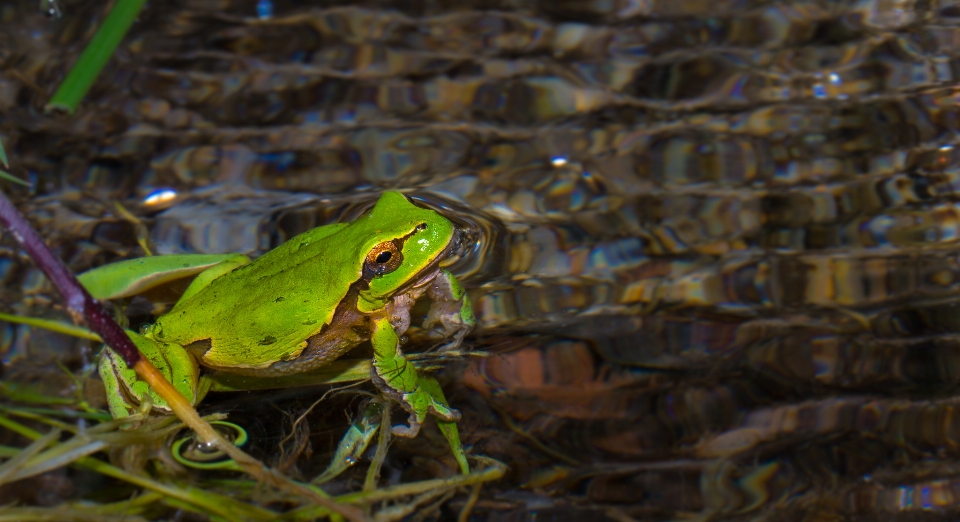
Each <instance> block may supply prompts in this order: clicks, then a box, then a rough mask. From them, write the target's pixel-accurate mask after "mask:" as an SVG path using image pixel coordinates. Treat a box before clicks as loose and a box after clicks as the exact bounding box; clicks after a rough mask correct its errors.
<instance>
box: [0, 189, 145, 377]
mask: <svg viewBox="0 0 960 522" xmlns="http://www.w3.org/2000/svg"><path fill="white" fill-rule="evenodd" d="M0 224H2V225H3V226H4V227H6V228H7V229H8V230H10V233H11V235H13V238H14V239H16V240H17V243H20V246H21V247H22V248H23V250H24V251H26V252H27V254H28V255H29V256H30V257H31V258H32V259H33V262H34V263H36V264H37V266H38V267H40V270H43V273H44V274H46V275H47V278H49V279H50V282H51V283H53V286H54V287H55V288H56V289H57V291H58V292H60V295H62V296H63V300H64V303H65V304H66V305H67V311H68V312H70V316H71V317H73V320H74V322H80V321H82V322H83V323H85V324H86V325H87V328H89V329H90V330H92V331H93V332H96V333H97V334H98V335H99V336H100V338H101V339H103V342H104V343H106V344H107V346H109V347H110V348H113V350H114V351H115V352H117V354H118V355H120V357H122V358H123V360H124V361H125V362H126V363H127V366H129V367H131V368H133V367H134V365H135V364H137V362H139V361H140V358H141V357H140V352H139V351H138V350H137V347H136V346H134V344H133V342H131V341H130V338H129V337H127V334H126V333H124V331H123V329H122V328H120V325H118V324H117V322H116V321H114V320H113V318H112V317H110V315H109V314H108V313H107V312H106V310H104V309H103V306H101V305H100V302H99V301H97V300H96V299H94V298H93V296H91V295H90V293H89V292H87V289H86V288H84V287H83V285H81V284H80V282H79V281H77V278H76V277H74V275H73V273H72V272H70V269H68V268H67V266H66V265H64V264H63V261H61V260H60V258H58V257H57V256H55V255H54V254H53V252H52V251H51V250H50V248H49V247H48V246H47V244H46V243H44V242H43V239H41V238H40V234H38V233H37V231H36V230H34V229H33V227H31V226H30V224H29V223H27V220H26V219H24V217H23V216H22V215H21V214H20V212H18V211H17V209H16V207H14V206H13V203H12V202H11V201H10V200H9V199H8V198H7V196H6V195H5V194H4V193H3V192H2V191H0Z"/></svg>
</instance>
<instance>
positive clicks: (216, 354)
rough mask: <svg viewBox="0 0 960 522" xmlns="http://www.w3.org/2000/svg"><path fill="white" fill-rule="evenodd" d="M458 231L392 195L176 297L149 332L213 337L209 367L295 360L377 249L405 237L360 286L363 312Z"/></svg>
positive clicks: (188, 338) (180, 338)
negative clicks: (393, 256)
mask: <svg viewBox="0 0 960 522" xmlns="http://www.w3.org/2000/svg"><path fill="white" fill-rule="evenodd" d="M423 224H426V225H427V226H426V228H425V229H423V230H417V227H418V226H421V225H423ZM453 234H454V227H453V224H452V223H451V222H450V221H449V220H447V219H446V218H444V217H443V216H441V215H439V214H437V213H436V212H434V211H432V210H428V209H423V208H420V207H417V206H415V205H413V204H412V203H410V202H409V201H408V200H407V198H406V197H405V196H403V195H402V194H399V193H396V192H387V193H385V194H384V195H383V196H382V197H381V198H380V200H379V201H378V202H377V204H376V206H375V207H374V208H373V210H372V211H371V212H369V213H367V214H366V215H364V216H363V217H361V218H358V219H357V220H355V221H353V222H351V223H345V224H337V225H328V226H325V227H320V228H316V229H313V230H310V231H307V232H304V233H303V234H300V235H299V236H296V237H294V238H292V239H290V240H289V241H287V242H286V243H284V244H283V245H280V246H279V247H277V248H276V249H274V250H271V251H270V252H268V253H266V254H264V255H263V256H261V257H260V258H258V259H256V260H255V261H254V262H253V263H251V264H248V265H245V266H241V267H240V268H237V269H236V270H233V271H232V272H229V273H227V274H225V275H223V276H221V277H218V278H217V279H215V280H213V281H212V282H211V283H210V284H209V286H206V287H205V288H203V289H201V290H199V291H198V292H197V293H196V294H195V295H193V296H192V297H191V298H189V299H186V300H182V301H181V302H179V303H177V304H176V306H174V308H173V309H172V310H171V311H170V312H168V313H167V314H164V315H163V316H161V317H160V318H159V319H158V320H157V322H156V323H155V324H154V326H153V327H152V329H150V330H149V331H148V332H147V334H146V335H147V336H148V337H151V338H153V339H156V340H157V341H159V342H161V343H164V344H177V345H180V346H186V345H189V344H191V343H194V342H204V343H209V349H208V350H207V351H206V352H205V353H204V354H203V356H202V360H201V364H203V365H205V366H210V367H214V368H216V367H220V368H252V369H256V368H266V367H268V366H270V365H271V364H272V363H274V362H276V361H289V360H292V359H296V358H297V357H298V356H299V355H300V352H301V351H303V349H304V348H305V347H306V344H307V343H306V339H308V338H310V337H312V336H314V335H316V334H318V333H319V332H320V331H321V329H322V328H323V327H324V326H325V325H327V324H330V322H331V320H332V319H333V316H334V312H335V311H336V308H337V305H338V304H339V303H340V302H341V301H342V300H343V299H344V297H345V296H346V295H347V293H348V291H349V289H350V287H351V285H352V284H354V283H355V282H357V281H359V280H360V279H361V276H362V270H363V262H364V259H365V258H366V256H367V254H368V253H369V252H370V250H371V249H372V248H373V247H374V246H376V245H377V244H379V243H381V242H383V241H390V240H394V239H400V238H406V239H405V240H404V243H403V250H402V253H403V264H402V265H401V266H400V267H399V268H398V269H397V270H395V271H393V272H391V273H389V274H385V275H383V276H381V277H377V278H374V279H373V280H372V281H371V282H370V285H369V288H368V289H366V290H363V291H361V293H360V299H359V302H358V308H360V309H361V311H363V312H365V313H369V312H371V311H374V310H377V309H379V308H382V307H383V305H384V301H385V300H386V299H388V298H389V297H391V296H392V295H393V294H394V293H395V292H397V290H398V289H400V288H402V287H403V286H404V285H406V284H407V283H409V282H410V281H411V280H412V279H414V278H415V277H416V276H417V275H418V274H419V273H420V272H421V271H422V270H423V269H425V268H427V267H429V266H430V265H431V263H433V262H434V261H436V260H437V258H438V256H440V254H441V253H442V252H443V251H444V250H445V249H446V248H447V246H448V244H449V243H450V241H451V239H452V238H453ZM319 363H322V361H318V364H319ZM299 371H303V369H302V368H301V369H300V370H299Z"/></svg>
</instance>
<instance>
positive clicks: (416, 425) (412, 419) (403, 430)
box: [390, 413, 422, 439]
mask: <svg viewBox="0 0 960 522" xmlns="http://www.w3.org/2000/svg"><path fill="white" fill-rule="evenodd" d="M407 424H409V426H404V425H403V424H394V425H393V427H392V428H390V431H391V432H392V433H393V434H394V435H396V436H397V437H406V438H408V439H412V438H413V437H416V436H417V434H418V433H420V425H421V424H422V423H421V422H419V421H418V420H417V414H416V413H411V414H410V416H409V417H408V418H407Z"/></svg>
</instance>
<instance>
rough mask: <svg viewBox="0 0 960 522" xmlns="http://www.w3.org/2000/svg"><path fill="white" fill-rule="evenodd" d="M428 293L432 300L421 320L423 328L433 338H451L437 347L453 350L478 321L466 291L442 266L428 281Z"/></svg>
mask: <svg viewBox="0 0 960 522" xmlns="http://www.w3.org/2000/svg"><path fill="white" fill-rule="evenodd" d="M427 295H428V296H430V299H432V300H433V303H432V304H431V305H430V311H429V312H428V313H427V318H426V319H425V320H424V321H423V329H424V330H427V331H428V332H429V335H430V337H432V338H434V339H452V340H451V341H450V342H449V343H447V344H445V345H444V346H443V347H441V348H440V349H441V350H452V349H454V348H456V347H457V346H459V345H460V343H461V342H462V341H463V338H464V337H465V336H466V335H467V334H468V333H469V332H470V330H471V329H472V328H473V327H474V325H475V324H476V323H477V320H476V319H475V318H474V315H473V306H472V305H471V304H470V299H469V298H468V297H467V292H466V290H464V289H463V287H462V286H460V282H459V281H457V279H456V278H455V277H454V276H453V274H451V273H450V272H447V271H446V270H441V271H440V273H439V274H437V277H436V278H434V280H433V282H432V283H430V287H429V288H428V289H427Z"/></svg>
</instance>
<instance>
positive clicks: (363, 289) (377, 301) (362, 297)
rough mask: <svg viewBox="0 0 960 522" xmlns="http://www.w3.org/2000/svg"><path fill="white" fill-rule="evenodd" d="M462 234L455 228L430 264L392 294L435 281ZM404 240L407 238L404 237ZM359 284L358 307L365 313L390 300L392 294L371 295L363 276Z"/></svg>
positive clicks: (380, 307) (400, 293) (456, 246)
mask: <svg viewBox="0 0 960 522" xmlns="http://www.w3.org/2000/svg"><path fill="white" fill-rule="evenodd" d="M460 234H461V233H460V230H459V229H456V228H455V229H454V230H453V235H452V236H450V241H448V242H447V245H446V246H445V247H443V250H441V251H440V253H439V254H437V255H436V256H435V257H434V258H433V260H432V261H430V264H428V265H427V266H425V267H423V268H422V269H421V270H420V271H419V272H417V275H415V276H413V277H411V278H410V279H409V280H408V281H407V282H406V283H405V284H404V285H403V286H401V287H400V288H398V289H397V290H395V291H394V292H392V293H391V295H403V294H406V293H408V292H410V291H411V289H413V288H418V287H421V286H424V285H426V284H427V283H429V282H430V281H433V279H434V278H435V277H437V274H438V273H440V263H441V262H443V261H444V260H445V259H446V258H447V257H449V256H450V254H451V253H452V252H453V251H454V250H456V249H457V248H458V247H459V246H460ZM408 237H409V236H408ZM404 240H406V238H404ZM357 285H359V287H360V293H359V296H358V299H357V306H356V308H357V310H359V311H360V312H362V313H364V314H372V313H375V312H376V311H378V310H382V309H383V308H384V307H385V306H386V304H387V301H389V300H390V296H375V295H371V293H370V292H369V291H368V290H367V281H366V280H365V279H363V278H360V279H359V280H358V281H356V282H355V283H354V284H353V286H357Z"/></svg>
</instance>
